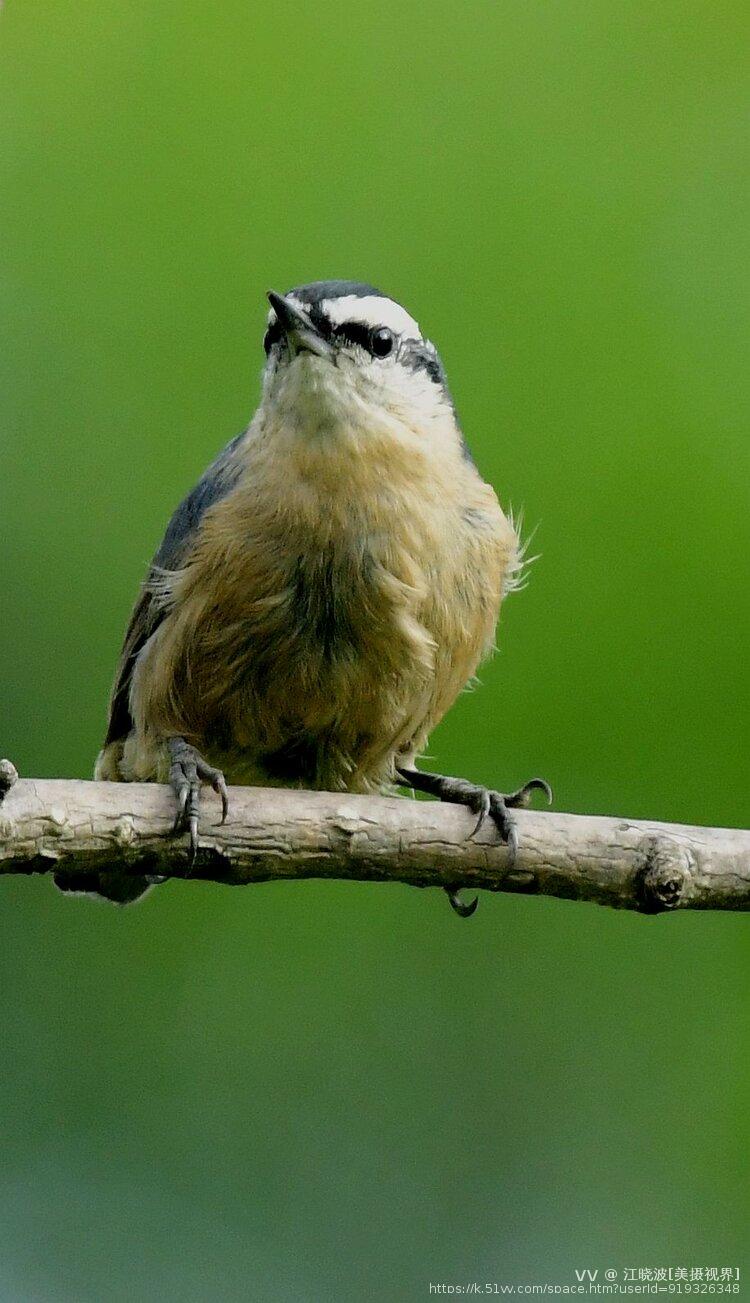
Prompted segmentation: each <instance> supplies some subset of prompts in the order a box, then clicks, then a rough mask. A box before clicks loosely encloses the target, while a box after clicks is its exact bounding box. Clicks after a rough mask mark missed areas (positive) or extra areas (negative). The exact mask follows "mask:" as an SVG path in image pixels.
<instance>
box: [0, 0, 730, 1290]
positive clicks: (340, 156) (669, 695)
mask: <svg viewBox="0 0 750 1303" xmlns="http://www.w3.org/2000/svg"><path fill="white" fill-rule="evenodd" d="M749 40H750V13H749V11H748V7H747V5H746V3H744V0H743V2H740V0H737V3H722V0H713V2H712V3H707V2H706V3H699V2H698V0H692V2H691V0H681V2H680V3H678V2H677V0H659V3H658V4H654V3H653V0H648V2H646V0H631V2H630V3H621V2H616V0H596V2H595V0H578V2H576V0H558V3H555V4H549V3H547V4H544V3H538V2H534V0H506V2H504V3H499V4H489V3H486V4H479V3H474V2H472V3H463V4H460V5H457V4H449V3H446V2H445V0H439V2H438V0H431V3H429V4H428V3H425V2H424V0H418V2H412V3H410V4H407V5H403V4H399V3H394V0H383V2H382V3H380V4H379V5H377V6H376V7H374V8H370V7H366V6H352V5H345V4H341V3H330V4H327V5H325V6H318V5H315V6H314V5H299V4H290V3H281V4H279V3H277V4H275V5H273V6H270V5H268V6H264V7H262V9H261V7H260V6H254V5H251V4H249V3H247V2H246V0H243V2H240V0H224V2H223V3H221V4H218V5H213V6H212V5H207V4H205V3H198V2H197V0H180V3H177V0H157V2H156V3H145V0H108V2H107V3H102V0H74V2H73V3H71V4H61V3H54V2H53V0H34V3H33V4H31V3H28V2H27V3H25V4H24V3H22V2H21V0H9V2H8V3H7V4H6V6H5V9H4V12H3V14H2V18H1V19H0V78H1V85H2V90H1V94H0V149H1V151H2V184H1V193H0V204H1V205H2V229H1V231H0V265H1V279H0V295H1V296H2V313H1V321H0V330H1V331H2V338H0V375H1V377H2V380H1V398H0V401H1V404H2V415H1V420H0V439H1V440H2V459H1V460H0V512H1V520H2V549H3V561H2V627H1V630H0V664H1V665H2V701H1V710H2V716H1V719H0V724H1V727H0V754H7V755H9V756H11V757H12V758H13V759H14V760H15V762H16V763H17V765H18V767H19V769H20V770H21V771H22V773H23V774H26V775H60V776H63V775H79V776H87V775H89V774H90V772H91V767H92V764H93V760H94V756H95V754H96V751H97V747H98V744H99V741H100V738H101V735H102V729H103V723H104V715H105V705H106V698H107V693H108V690H109V685H110V680H111V676H112V673H113V668H114V663H115V659H116V656H117V653H118V648H119V643H120V638H121V635H122V632H123V627H124V624H125V620H126V618H127V614H128V610H129V606H130V603H131V601H132V599H133V597H134V594H135V592H136V588H137V585H138V583H139V580H140V578H141V576H142V574H143V571H144V567H145V565H146V563H147V561H148V559H149V557H150V555H151V553H152V551H153V549H154V547H155V545H156V544H157V542H158V540H159V538H160V535H161V531H162V529H163V527H164V524H165V522H166V519H167V517H168V514H169V513H170V511H171V510H172V508H173V506H174V505H175V504H176V502H177V501H178V499H179V498H180V496H181V495H182V494H183V493H184V492H185V491H186V490H187V489H188V488H189V487H190V485H191V484H192V483H193V482H194V480H195V478H196V477H197V476H198V474H199V473H200V472H201V470H202V469H203V467H204V466H205V464H206V463H207V462H208V460H209V459H210V458H211V456H212V455H213V454H214V452H215V451H216V450H217V449H218V448H219V447H220V446H221V445H222V444H223V443H225V442H226V441H227V440H228V439H229V438H230V437H231V436H232V435H233V434H234V433H235V432H236V431H237V430H239V429H240V428H241V427H242V426H243V425H244V424H245V423H246V421H247V420H248V418H249V416H250V414H251V413H252V411H253V408H254V406H255V403H256V401H257V396H258V375H259V370H260V365H261V360H262V355H261V348H260V341H261V336H262V331H263V321H264V315H265V310H266V305H265V301H264V292H265V290H266V289H267V288H269V287H276V288H278V289H284V288H286V287H288V286H290V285H293V284H295V283H299V282H301V281H306V280H313V279H318V278H322V277H328V276H341V277H356V278H363V279H369V280H372V281H374V282H375V283H376V284H378V285H380V286H381V287H383V288H384V289H386V290H388V291H390V292H391V293H393V294H394V295H395V296H397V297H399V298H400V299H402V301H403V302H404V303H405V304H406V305H407V306H408V307H409V308H410V310H411V311H413V312H414V313H415V315H416V316H417V317H418V318H419V320H420V321H421V323H422V325H423V326H424V328H425V329H426V330H427V331H428V332H429V334H430V335H431V336H432V337H433V338H434V339H435V340H436V341H437V343H438V345H439V347H440V348H441V351H442V354H443V357H444V360H445V362H446V366H447V369H448V374H449V377H450V380H451V383H452V387H453V390H454V392H455V396H456V399H457V403H458V406H459V411H460V413H461V416H462V419H463V423H464V426H465V429H466V432H467V435H468V438H469V441H470V443H471V445H472V447H473V449H474V451H475V454H476V457H477V460H478V462H479V465H480V467H481V469H482V471H483V473H484V474H485V475H486V477H487V478H488V479H490V480H491V481H492V482H493V483H494V484H495V485H496V487H497V489H498V491H499V493H500V496H501V499H502V500H503V501H504V502H505V503H506V504H507V503H512V504H513V506H514V507H516V508H518V507H521V506H523V507H524V508H525V515H526V523H527V526H529V527H533V526H538V529H537V533H536V538H535V541H534V548H533V550H535V551H540V552H541V554H542V557H541V560H540V561H538V562H537V564H536V565H535V566H534V569H533V574H532V581H531V583H530V585H529V587H528V589H527V591H526V592H525V593H523V594H522V595H520V596H518V597H514V598H513V599H512V601H510V602H509V603H508V606H507V608H506V612H505V616H504V620H503V626H502V640H501V650H500V653H499V655H498V656H497V657H496V658H495V659H494V661H493V662H492V664H490V665H489V666H487V667H486V668H485V670H484V672H483V675H482V679H483V686H482V688H481V690H479V691H477V692H475V693H473V694H469V695H466V696H464V697H463V698H462V699H461V700H460V702H459V703H458V704H457V706H456V707H455V708H454V710H453V712H452V714H451V716H450V718H449V719H448V720H447V721H446V722H445V723H444V725H443V726H442V727H441V728H440V729H439V731H438V733H437V734H436V735H435V737H434V739H433V744H432V747H431V752H432V756H433V758H434V766H435V767H438V768H442V769H444V770H445V771H447V772H454V773H459V774H464V775H466V776H471V777H473V778H476V779H480V780H484V781H486V782H488V783H491V784H493V785H497V786H507V785H508V784H511V785H515V784H517V783H518V782H520V781H522V780H523V779H525V778H526V777H528V776H529V775H530V774H531V773H536V772H540V773H543V774H545V775H546V776H547V777H548V778H549V779H550V781H551V782H552V783H553V784H554V786H555V790H556V794H557V802H558V805H559V807H560V808H564V809H569V810H578V811H591V812H603V813H604V812H606V813H613V814H614V813H617V814H628V815H631V816H644V817H645V816H652V817H657V818H662V819H672V820H681V821H686V822H696V823H707V824H727V825H745V826H746V825H747V821H748V786H747V772H746V766H745V760H746V753H747V732H748V681H747V646H748V633H749V632H750V629H749V625H750V605H749V603H748V582H747V580H748V573H747V557H748V543H749V542H750V538H749V534H750V528H749V525H748V482H749V472H750V466H749V465H748V463H749V461H750V454H749V451H748V447H749V445H748V437H747V411H748V398H749V397H750V394H749V393H748V389H749V385H748V367H747V342H748V327H749V326H750V310H749V309H750V294H749V293H748V290H749V289H750V286H749V285H748V274H747V267H748V255H749V253H750V249H749V248H748V246H749V244H750V240H749V239H748V230H749V224H748V198H749V197H750V196H749V192H750V169H749V168H748V134H747V113H748V101H749V99H750V95H749V93H748V92H749V90H750V74H749V71H748V61H747V52H748V48H749V47H748V41H749ZM0 910H1V915H0V917H1V919H2V923H1V928H2V931H1V933H0V937H1V940H0V982H1V989H2V1001H1V1002H0V1046H1V1049H0V1076H1V1080H2V1087H1V1093H0V1099H1V1100H2V1106H1V1118H2V1121H1V1123H0V1151H1V1152H0V1208H1V1209H2V1215H0V1296H1V1297H2V1299H3V1300H5V1299H8V1300H11V1301H12V1303H16V1301H20V1303H27V1300H33V1303H68V1301H70V1303H98V1301H99V1300H107V1301H109V1300H112V1301H113V1303H119V1301H120V1300H133V1299H135V1300H145V1301H148V1300H151V1299H159V1300H166V1301H167V1303H171V1301H172V1300H174V1301H177V1300H189V1301H192V1300H217V1301H219V1303H224V1301H225V1300H226V1301H232V1303H234V1301H235V1300H241V1299H260V1300H263V1299H274V1300H277V1299H289V1300H300V1299H304V1300H329V1299H331V1300H349V1299H359V1298H375V1299H384V1300H391V1299H393V1300H401V1299H404V1300H411V1299H420V1298H427V1297H428V1296H429V1294H428V1290H429V1282H430V1281H432V1282H456V1281H467V1280H472V1279H476V1280H478V1281H481V1282H484V1281H485V1280H486V1281H498V1282H501V1283H524V1282H528V1283H532V1282H535V1281H545V1280H547V1281H552V1282H558V1283H571V1282H572V1281H573V1280H574V1271H575V1269H576V1268H579V1269H581V1268H586V1267H589V1268H598V1269H599V1270H600V1272H602V1271H604V1269H606V1268H615V1269H618V1270H621V1269H623V1268H624V1267H626V1266H635V1267H638V1266H644V1265H652V1266H654V1265H656V1266H658V1265H688V1266H691V1265H717V1266H723V1265H741V1266H750V1263H748V1261H747V1257H748V1255H747V1251H746V1250H747V1240H748V1232H747V1225H748V1214H749V1213H750V1194H749V1188H750V1187H749V1184H748V1178H749V1177H750V1171H749V1164H748V1152H749V1151H748V1132H747V1117H748V1104H749V1103H750V1100H749V1098H748V1067H749V1064H748V1049H749V1048H750V1025H749V1024H748V1018H747V994H748V966H747V956H748V948H747V940H746V920H745V919H743V918H741V917H736V916H730V915H727V916H725V917H724V916H719V915H711V914H706V915H703V916H700V915H690V914H687V915H684V916H677V917H665V918H658V919H645V918H640V917H635V916H631V915H627V914H616V913H613V912H608V911H605V910H602V909H598V908H595V907H593V906H588V905H576V904H568V903H563V902H555V901H544V900H535V899H522V898H513V897H502V896H499V897H492V896H486V897H485V898H484V899H483V900H482V903H481V908H480V910H479V912H478V914H477V916H476V917H475V918H474V919H473V920H472V922H471V923H462V922H460V921H459V920H458V919H456V918H455V917H454V916H453V915H452V914H451V912H450V910H449V909H448V906H447V903H446V901H445V898H444V896H443V895H442V894H441V893H438V892H417V891H413V890H408V889H405V888H402V887H398V886H393V887H388V886H378V885H371V886H364V885H363V886H359V885H354V886H352V885H349V884H335V883H334V884H322V883H315V882H309V883H296V884H286V885H268V886H262V887H256V888H253V889H248V890H245V891H232V890H230V889H227V888H222V887H218V886H211V885H204V884H194V885H183V884H181V883H175V884H169V885H167V886H165V887H164V888H162V889H160V890H159V891H157V892H153V893H152V894H151V895H150V897H149V898H148V900H147V901H146V902H145V903H144V904H143V905H142V906H140V907H138V908H134V909H132V910H131V911H125V912H119V911H117V910H116V909H114V908H108V907H106V906H96V905H94V904H90V903H88V902H86V901H78V900H69V899H64V898H63V897H61V896H59V895H58V894H56V893H55V891H54V890H53V888H52V885H51V883H50V882H49V881H48V880H43V879H37V880H32V879H29V880H24V879H5V880H3V881H2V882H0Z"/></svg>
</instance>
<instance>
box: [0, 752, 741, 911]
mask: <svg viewBox="0 0 750 1303" xmlns="http://www.w3.org/2000/svg"><path fill="white" fill-rule="evenodd" d="M11 768H12V767H11ZM8 774H9V776H11V777H12V775H10V770H9V771H8ZM218 817H219V801H218V798H217V797H215V796H214V795H213V793H211V792H205V793H204V796H203V804H202V820H201V849H200V851H199V854H198V859H197V862H196V864H195V866H194V868H193V869H192V870H190V868H189V866H188V860H187V853H186V847H185V839H184V838H182V837H174V836H173V835H172V832H171V829H172V822H173V819H174V806H173V797H172V794H171V792H170V790H169V789H168V788H167V787H161V786H157V785H156V784H152V783H128V784H120V783H93V782H76V781H68V780H52V779H25V780H24V779H20V780H19V781H17V782H15V783H13V784H12V785H10V786H9V787H8V789H7V792H6V794H5V799H4V800H2V803H1V804H0V873H46V872H50V871H52V870H58V871H60V870H63V871H69V872H75V873H76V874H81V873H86V874H89V873H90V874H92V875H95V874H96V873H98V872H99V871H100V870H101V869H104V868H110V869H111V868H113V867H115V866H116V867H117V868H119V869H120V870H122V869H123V868H125V869H126V870H127V872H129V873H133V874H136V875H144V874H147V875H150V874H166V875H168V876H170V877H176V878H186V877H192V878H200V879H206V880H209V881H212V882H220V883H228V884H231V885H242V884H245V883H251V882H267V881H269V880H272V879H290V878H347V879H352V880H356V881H376V882H402V883H408V884H411V885H412V886H415V887H446V886H448V887H451V888H453V887H469V888H475V889H476V888H482V889H484V890H487V891H512V892H525V893H527V894H530V895H531V894H536V895H545V896H559V897H564V898H567V899H573V900H589V901H596V902H598V903H599V904H602V905H612V906H615V907H619V908H625V909H635V910H640V911H641V912H643V913H659V912H661V911H663V910H667V909H676V908H688V909H735V910H744V909H748V908H750V832H743V831H740V830H735V829H722V828H697V827H696V828H692V827H684V826H681V825H678V824H666V823H650V822H639V821H636V820H632V819H618V818H601V817H598V816H588V815H573V814H556V813H547V812H545V813H536V812H532V811H530V810H522V811H519V812H518V825H519V832H520V851H519V854H518V857H517V860H516V863H515V865H514V866H513V868H512V869H509V867H508V853H507V849H506V847H505V846H503V845H502V844H501V843H500V841H499V838H498V836H497V833H496V832H495V830H494V828H493V827H492V826H491V825H490V823H489V820H488V821H487V823H486V825H485V827H484V828H483V829H482V830H481V832H480V833H479V834H478V836H477V837H476V838H475V839H474V840H472V839H471V837H470V832H471V828H472V825H473V823H474V816H473V815H472V814H470V813H469V811H467V810H465V809H463V808H460V807H458V806H448V805H441V804H440V803H439V802H435V801H413V800H408V799H405V798H401V797H369V796H351V795H344V794H340V795H337V794H334V793H329V792H302V791H288V790H284V789H279V788H270V789H269V788H252V787H236V788H233V789H232V790H231V802H230V811H229V817H228V819H227V822H226V824H224V825H223V826H220V825H219V824H218V822H217V820H218Z"/></svg>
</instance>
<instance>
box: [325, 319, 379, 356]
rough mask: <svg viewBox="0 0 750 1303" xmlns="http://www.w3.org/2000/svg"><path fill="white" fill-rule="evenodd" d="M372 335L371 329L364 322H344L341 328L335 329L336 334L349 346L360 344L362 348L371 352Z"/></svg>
mask: <svg viewBox="0 0 750 1303" xmlns="http://www.w3.org/2000/svg"><path fill="white" fill-rule="evenodd" d="M370 333H371V327H370V326H366V325H365V323H364V321H342V323H341V325H340V326H335V327H334V334H335V335H336V336H338V337H339V338H340V339H345V340H346V342H347V343H348V344H359V346H360V348H365V349H367V351H368V353H369V351H370Z"/></svg>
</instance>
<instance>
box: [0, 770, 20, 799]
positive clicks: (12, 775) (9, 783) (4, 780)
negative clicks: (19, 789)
mask: <svg viewBox="0 0 750 1303" xmlns="http://www.w3.org/2000/svg"><path fill="white" fill-rule="evenodd" d="M17 782H18V770H17V769H16V766H15V765H14V764H13V761H12V760H0V801H2V799H3V797H4V796H5V794H6V792H9V791H10V789H11V787H13V786H14V785H15V784H16V783H17Z"/></svg>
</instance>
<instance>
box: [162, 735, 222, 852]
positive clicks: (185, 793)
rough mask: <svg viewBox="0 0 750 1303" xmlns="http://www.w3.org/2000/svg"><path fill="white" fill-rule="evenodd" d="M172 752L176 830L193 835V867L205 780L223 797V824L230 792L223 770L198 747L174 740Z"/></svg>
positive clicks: (191, 840)
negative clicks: (208, 762)
mask: <svg viewBox="0 0 750 1303" xmlns="http://www.w3.org/2000/svg"><path fill="white" fill-rule="evenodd" d="M169 753H170V757H171V764H170V769H169V781H170V784H171V786H172V790H173V791H174V793H175V796H176V797H177V815H176V817H175V822H174V829H173V831H174V832H175V833H182V832H187V833H188V834H189V847H190V849H189V855H188V862H189V865H190V868H191V869H192V867H193V865H194V864H195V861H196V857H197V855H198V818H199V811H200V791H201V783H209V784H210V786H211V787H212V788H213V790H214V791H215V792H216V793H217V795H218V796H219V797H220V798H221V820H220V823H224V822H225V820H226V817H227V814H228V813H229V792H228V790H227V784H226V780H225V778H224V775H223V774H222V772H221V770H220V769H214V768H213V766H212V765H209V764H207V763H206V761H205V760H204V759H203V757H202V756H201V755H200V753H199V752H198V751H196V749H195V747H192V746H190V744H189V743H187V742H185V741H184V740H183V739H182V738H171V739H170V742H169Z"/></svg>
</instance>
